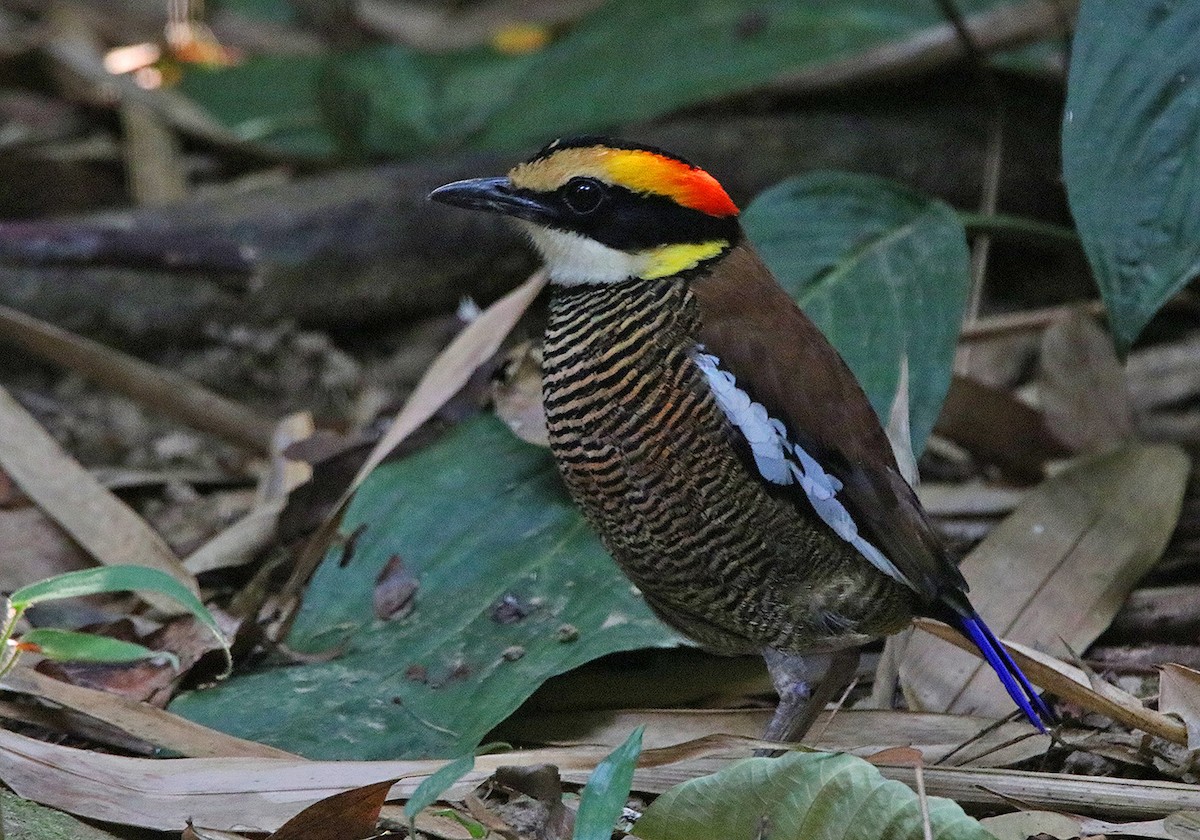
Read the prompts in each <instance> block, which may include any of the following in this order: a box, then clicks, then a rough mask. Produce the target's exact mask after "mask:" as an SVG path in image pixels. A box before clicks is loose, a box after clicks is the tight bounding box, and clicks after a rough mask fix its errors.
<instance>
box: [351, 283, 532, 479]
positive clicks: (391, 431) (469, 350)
mask: <svg viewBox="0 0 1200 840" xmlns="http://www.w3.org/2000/svg"><path fill="white" fill-rule="evenodd" d="M545 285H546V272H545V271H537V272H534V274H533V275H532V276H531V277H530V278H529V279H528V280H526V281H525V282H524V283H522V284H521V285H520V286H518V287H517V288H515V289H513V290H512V291H511V292H509V293H508V294H506V295H505V296H504V297H502V298H500V300H498V301H496V302H495V303H493V304H492V305H491V306H489V307H488V308H487V309H485V310H484V311H483V312H482V313H480V315H479V317H477V318H476V319H475V320H473V321H472V322H471V323H470V324H468V325H467V326H466V327H465V328H463V331H462V332H461V333H459V334H458V335H457V336H456V337H455V339H454V340H453V341H451V342H450V346H448V347H447V348H446V349H445V350H443V351H442V352H441V353H439V354H438V357H437V358H436V359H434V360H433V364H431V365H430V366H429V370H427V371H425V375H424V376H422V377H421V381H420V382H418V383H417V387H416V388H415V389H414V390H413V393H412V396H410V397H409V398H408V401H407V402H406V403H404V407H403V408H402V409H400V413H399V414H397V415H396V418H395V419H394V420H393V421H392V424H391V425H390V426H389V427H388V430H387V432H385V433H384V435H383V437H382V438H380V440H379V443H377V444H375V448H374V449H372V450H371V454H370V455H369V456H368V457H367V460H366V463H364V464H363V465H362V468H361V469H360V470H359V471H358V475H357V476H355V478H354V481H353V482H352V483H351V485H350V492H353V491H354V490H356V489H358V486H359V485H360V484H362V482H363V479H364V478H366V477H367V476H368V475H369V474H370V473H371V470H373V469H375V468H376V467H377V466H379V465H380V464H381V463H383V459H384V458H386V457H387V456H388V455H389V454H390V453H391V451H392V450H393V449H395V448H396V446H397V445H398V444H399V443H400V442H401V441H402V440H404V439H405V438H406V437H408V436H409V435H410V434H412V433H413V432H414V431H416V429H417V427H418V426H420V425H421V424H422V423H424V422H425V421H426V420H428V419H429V418H431V417H433V415H434V414H436V413H437V410H438V409H439V408H441V407H442V406H443V405H445V404H446V401H447V400H449V399H450V398H451V397H453V396H454V395H455V394H457V393H458V392H459V390H461V389H462V387H463V386H464V385H466V384H467V380H469V379H470V378H471V375H472V374H473V373H475V371H476V370H478V369H479V366H480V365H482V364H483V363H484V362H486V361H487V360H488V359H490V358H491V357H492V356H494V355H496V351H498V350H499V349H500V345H501V344H503V343H504V339H506V338H507V337H508V334H509V333H510V332H512V328H513V327H514V326H516V324H517V321H519V320H520V319H521V316H522V315H524V314H525V310H526V309H528V308H529V304H531V303H533V299H534V298H536V297H537V296H538V293H539V292H541V290H542V288H543V287H544V286H545Z"/></svg>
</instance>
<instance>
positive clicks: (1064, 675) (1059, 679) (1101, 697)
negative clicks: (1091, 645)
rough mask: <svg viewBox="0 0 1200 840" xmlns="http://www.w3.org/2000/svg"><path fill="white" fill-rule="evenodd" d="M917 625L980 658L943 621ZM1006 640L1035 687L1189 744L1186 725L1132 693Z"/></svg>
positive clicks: (1134, 725)
mask: <svg viewBox="0 0 1200 840" xmlns="http://www.w3.org/2000/svg"><path fill="white" fill-rule="evenodd" d="M914 623H915V624H916V626H917V627H918V628H919V629H921V630H924V631H925V632H926V633H929V634H931V635H933V636H937V637H938V638H939V639H941V640H942V641H945V642H949V643H950V644H952V645H955V646H956V647H958V648H959V649H960V650H962V651H965V652H969V653H970V654H971V655H972V656H975V657H976V658H978V653H979V652H978V650H977V649H976V647H975V646H974V645H973V644H972V643H971V642H969V641H967V640H966V639H965V638H964V637H963V636H961V635H960V634H959V633H958V631H956V630H954V629H952V628H950V627H948V626H947V625H945V624H942V623H941V622H940V621H934V620H933V619H929V618H918V619H916V620H915V622H914ZM914 638H916V637H914ZM1003 641H1004V645H1005V647H1007V648H1008V651H1009V653H1011V654H1012V657H1013V659H1014V660H1015V661H1016V663H1017V665H1018V666H1020V668H1021V670H1022V671H1024V672H1025V674H1026V676H1028V677H1029V679H1030V680H1031V681H1032V682H1033V683H1034V685H1038V686H1041V687H1042V688H1044V689H1046V690H1047V691H1049V692H1050V693H1051V694H1054V695H1056V696H1058V697H1061V698H1062V699H1063V700H1065V701H1067V702H1069V703H1074V704H1075V705H1077V706H1079V707H1081V708H1084V709H1087V710H1089V711H1093V712H1098V713H1099V714H1102V715H1104V716H1105V717H1110V718H1112V719H1113V720H1115V721H1118V722H1119V723H1123V724H1125V725H1126V726H1129V727H1132V728H1134V729H1141V730H1142V731H1144V732H1149V733H1151V734H1152V735H1157V736H1159V737H1160V738H1165V739H1166V740H1168V741H1170V742H1172V743H1175V744H1186V743H1187V729H1186V728H1185V727H1184V725H1183V724H1182V723H1180V722H1179V721H1178V720H1176V719H1175V718H1173V717H1169V716H1167V715H1164V714H1162V713H1161V712H1156V711H1154V710H1153V709H1147V708H1146V707H1145V705H1144V704H1143V703H1142V701H1141V700H1139V699H1138V698H1137V697H1134V696H1133V695H1132V694H1130V693H1129V692H1127V691H1122V690H1121V689H1119V688H1117V687H1116V686H1115V685H1112V684H1111V683H1107V682H1105V681H1104V680H1101V679H1096V678H1094V677H1093V675H1090V674H1087V673H1085V672H1084V671H1082V670H1080V669H1079V668H1076V667H1075V666H1074V665H1068V664H1067V663H1065V662H1060V661H1059V660H1057V659H1055V658H1054V657H1052V656H1050V655H1048V654H1045V653H1042V652H1040V651H1037V650H1034V649H1033V648H1029V647H1025V646H1024V645H1020V644H1017V643H1015V642H1012V641H1009V640H1003Z"/></svg>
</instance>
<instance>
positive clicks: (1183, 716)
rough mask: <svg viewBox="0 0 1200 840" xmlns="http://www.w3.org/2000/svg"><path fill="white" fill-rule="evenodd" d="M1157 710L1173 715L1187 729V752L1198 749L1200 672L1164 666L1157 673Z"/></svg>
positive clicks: (1199, 739) (1199, 743)
mask: <svg viewBox="0 0 1200 840" xmlns="http://www.w3.org/2000/svg"><path fill="white" fill-rule="evenodd" d="M1158 710H1159V711H1160V712H1162V713H1163V714H1167V715H1175V716H1176V717H1178V718H1179V719H1180V720H1182V721H1183V725H1184V726H1186V727H1187V746H1188V749H1189V750H1195V749H1200V671H1194V670H1192V669H1191V668H1185V667H1183V666H1182V665H1174V664H1169V665H1164V666H1162V669H1161V670H1160V671H1159V683H1158Z"/></svg>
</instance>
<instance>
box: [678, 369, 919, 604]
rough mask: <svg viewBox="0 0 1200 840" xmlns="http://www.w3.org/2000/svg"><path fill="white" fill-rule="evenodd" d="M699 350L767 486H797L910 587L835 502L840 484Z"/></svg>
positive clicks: (844, 534) (826, 518)
mask: <svg viewBox="0 0 1200 840" xmlns="http://www.w3.org/2000/svg"><path fill="white" fill-rule="evenodd" d="M703 351H704V348H703V347H700V348H699V349H698V352H697V353H696V356H695V359H696V366H697V367H698V368H700V370H701V371H702V372H703V373H704V376H705V378H706V379H707V380H708V385H709V387H710V388H712V392H713V396H714V397H716V400H717V405H718V406H720V407H721V411H723V412H725V416H726V417H727V418H729V422H730V423H732V424H733V425H734V426H736V427H737V428H738V430H739V431H741V433H742V435H743V436H744V437H745V438H746V442H747V443H749V444H750V451H751V453H752V454H753V455H754V465H755V466H756V467H758V471H759V473H761V474H762V477H763V478H765V479H766V480H767V481H769V482H771V483H772V484H799V485H800V488H801V489H802V490H803V491H804V495H806V496H807V497H808V500H809V502H811V503H812V506H813V510H815V511H816V512H817V516H819V517H821V520H822V521H823V522H824V523H825V524H826V525H828V526H829V527H830V528H832V529H833V532H834V533H835V534H837V535H838V536H839V537H841V538H842V539H843V540H845V541H846V542H848V543H850V545H852V546H854V548H855V549H857V550H858V553H859V554H861V555H862V556H863V557H865V558H866V559H867V560H868V561H870V563H871V565H873V566H875V567H876V568H877V569H879V570H880V571H881V572H883V573H884V574H886V575H888V576H889V577H891V578H894V579H895V580H898V581H900V582H901V583H903V584H905V585H906V586H909V587H911V588H913V589H916V587H915V586H913V585H912V582H911V581H910V580H909V579H908V578H907V577H905V576H904V573H903V572H901V571H900V570H899V569H898V568H896V565H895V564H894V563H893V562H892V561H891V560H889V559H887V557H885V556H884V554H883V552H882V551H880V550H879V549H878V548H876V547H875V546H874V545H872V544H871V543H869V542H867V540H865V539H864V538H863V537H862V535H861V534H859V533H858V525H856V524H855V522H854V519H853V518H852V517H851V516H850V511H848V510H846V507H845V505H843V504H842V503H841V502H840V501H838V498H837V494H838V493H839V492H840V491H841V489H842V482H841V481H840V480H839V479H838V478H837V476H834V475H830V474H829V473H827V472H825V470H824V468H823V467H822V466H821V465H820V464H819V463H817V461H816V459H815V458H813V457H812V456H811V455H809V454H808V453H807V452H806V451H805V450H804V447H802V446H801V445H800V444H798V443H793V442H792V441H791V440H789V439H788V435H787V428H786V427H785V426H784V425H783V423H782V422H781V421H779V420H778V419H776V418H774V417H771V416H770V415H769V414H767V409H766V407H765V406H764V405H763V404H762V403H758V402H754V400H752V399H750V395H749V394H747V393H746V392H745V391H743V390H742V389H741V388H739V387H738V384H737V380H736V379H735V378H734V376H733V374H732V373H730V372H729V371H727V370H722V369H721V367H720V365H721V362H720V359H718V358H717V357H716V356H714V355H712V354H711V353H705V352H703Z"/></svg>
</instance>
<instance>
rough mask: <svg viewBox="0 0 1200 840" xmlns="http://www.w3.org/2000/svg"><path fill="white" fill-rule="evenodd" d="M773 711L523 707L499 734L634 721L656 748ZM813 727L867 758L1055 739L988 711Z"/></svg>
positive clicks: (608, 734) (560, 733)
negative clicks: (998, 721)
mask: <svg viewBox="0 0 1200 840" xmlns="http://www.w3.org/2000/svg"><path fill="white" fill-rule="evenodd" d="M771 714H772V712H771V710H770V709H629V710H623V711H579V710H573V711H569V712H549V713H530V712H518V713H517V714H516V715H514V716H513V717H512V718H510V719H509V720H507V721H505V722H504V723H503V724H501V725H500V726H499V727H498V728H497V729H496V732H495V734H496V736H497V737H500V738H503V739H505V740H509V741H513V742H516V743H524V744H546V743H549V744H557V745H560V746H566V745H584V744H590V745H596V746H603V747H606V748H608V749H613V748H615V747H616V746H617V745H619V744H620V743H621V742H622V741H624V740H625V738H626V736H628V735H629V732H630V731H631V730H632V729H633V728H634V727H637V726H644V727H645V728H646V729H645V734H644V735H643V741H642V743H643V747H644V748H645V749H657V748H659V747H665V746H668V745H670V744H678V743H681V742H686V741H690V740H694V739H697V738H701V737H703V736H705V735H710V734H712V733H714V732H719V733H721V734H723V735H734V736H738V737H744V738H756V737H758V736H759V735H761V734H762V732H763V731H764V730H765V729H766V726H767V722H768V721H769V720H770V718H771ZM809 732H810V733H812V734H813V735H814V736H815V737H814V738H813V740H811V741H806V742H805V746H808V747H812V748H813V749H818V750H825V751H828V752H846V753H850V754H852V755H857V756H859V757H862V758H866V757H867V756H870V755H874V754H876V753H878V752H880V751H881V750H885V749H888V748H890V747H894V746H896V745H898V744H903V745H905V746H906V747H911V748H914V749H917V750H919V751H920V752H921V753H922V754H923V755H924V756H925V760H926V761H927V762H928V763H930V764H937V763H939V762H942V761H944V760H948V761H949V762H950V763H951V764H954V765H960V764H970V765H973V766H978V767H1000V766H1005V765H1009V764H1016V763H1017V762H1020V761H1025V760H1027V759H1030V758H1034V757H1036V756H1039V755H1043V754H1044V753H1045V752H1046V750H1047V749H1048V748H1049V746H1050V736H1048V735H1041V734H1039V733H1037V732H1036V731H1035V730H1034V728H1033V727H1032V726H1030V725H1029V724H1027V723H1025V722H1024V721H1012V722H1008V723H1004V724H1002V725H1000V726H995V721H993V720H991V719H990V718H984V717H969V716H965V715H946V714H934V713H930V712H908V711H899V710H895V709H839V710H838V711H836V712H825V713H823V714H822V715H821V717H819V718H818V719H817V722H816V723H815V724H814V726H813V727H812V729H810V730H809ZM964 744H965V745H966V746H965V747H964V746H963V745H964ZM960 747H962V749H959V748H960Z"/></svg>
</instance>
